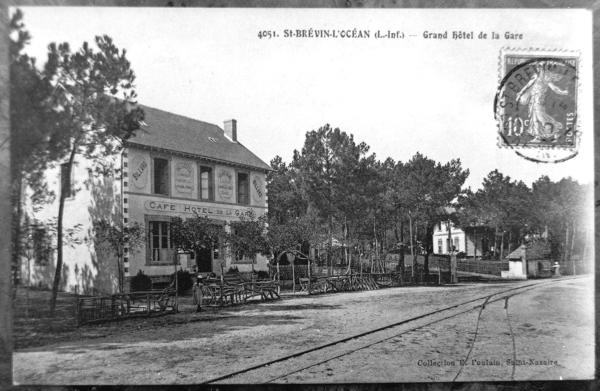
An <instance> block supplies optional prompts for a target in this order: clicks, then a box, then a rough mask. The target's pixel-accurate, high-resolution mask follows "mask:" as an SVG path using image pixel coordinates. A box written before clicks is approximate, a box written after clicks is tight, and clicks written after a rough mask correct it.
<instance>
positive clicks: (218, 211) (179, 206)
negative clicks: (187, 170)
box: [144, 200, 252, 217]
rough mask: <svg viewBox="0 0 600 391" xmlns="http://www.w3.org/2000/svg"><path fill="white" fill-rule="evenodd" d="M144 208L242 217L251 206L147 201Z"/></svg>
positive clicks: (247, 214) (157, 210) (202, 214)
mask: <svg viewBox="0 0 600 391" xmlns="http://www.w3.org/2000/svg"><path fill="white" fill-rule="evenodd" d="M144 208H145V209H146V210H148V211H152V212H170V213H178V214H191V215H195V214H199V215H200V216H213V217H240V216H250V215H251V213H252V209H250V208H224V207H220V206H201V205H193V204H188V203H182V202H166V201H150V200H148V201H145V202H144Z"/></svg>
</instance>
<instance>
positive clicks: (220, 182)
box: [216, 167, 235, 202]
mask: <svg viewBox="0 0 600 391" xmlns="http://www.w3.org/2000/svg"><path fill="white" fill-rule="evenodd" d="M234 189H235V172H234V171H233V169H231V168H227V167H217V194H216V198H217V201H224V202H235V198H234Z"/></svg>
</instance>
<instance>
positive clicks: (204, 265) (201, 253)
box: [196, 248, 212, 273]
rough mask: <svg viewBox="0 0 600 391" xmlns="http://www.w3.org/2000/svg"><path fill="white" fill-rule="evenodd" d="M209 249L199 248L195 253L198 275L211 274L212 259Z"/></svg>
mask: <svg viewBox="0 0 600 391" xmlns="http://www.w3.org/2000/svg"><path fill="white" fill-rule="evenodd" d="M210 255H211V254H210V248H201V249H199V250H198V251H196V266H197V267H198V272H199V273H208V272H212V257H211V256H210Z"/></svg>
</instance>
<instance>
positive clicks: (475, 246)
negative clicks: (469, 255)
mask: <svg viewBox="0 0 600 391" xmlns="http://www.w3.org/2000/svg"><path fill="white" fill-rule="evenodd" d="M473 260H475V261H476V260H477V228H473Z"/></svg>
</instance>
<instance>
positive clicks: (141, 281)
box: [130, 270, 152, 292]
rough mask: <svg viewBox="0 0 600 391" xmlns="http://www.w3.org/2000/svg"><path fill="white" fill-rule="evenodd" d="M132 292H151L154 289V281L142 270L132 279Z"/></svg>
mask: <svg viewBox="0 0 600 391" xmlns="http://www.w3.org/2000/svg"><path fill="white" fill-rule="evenodd" d="M130 284H131V291H132V292H138V291H149V290H150V289H152V279H151V278H150V277H149V276H147V275H145V274H144V272H143V271H142V270H140V271H139V272H138V273H137V274H136V275H135V276H133V277H131V281H130Z"/></svg>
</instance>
